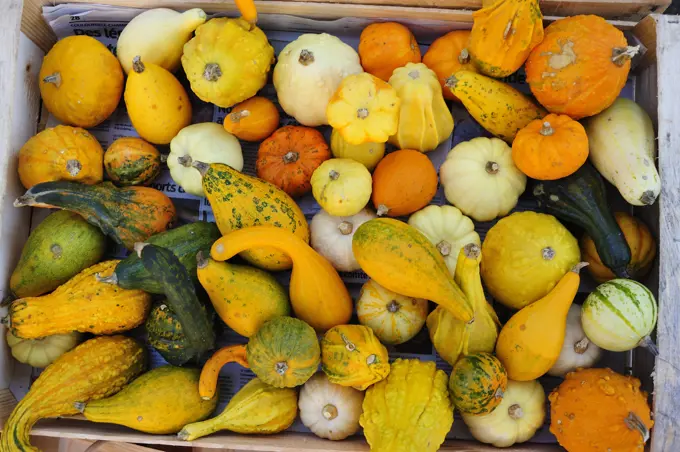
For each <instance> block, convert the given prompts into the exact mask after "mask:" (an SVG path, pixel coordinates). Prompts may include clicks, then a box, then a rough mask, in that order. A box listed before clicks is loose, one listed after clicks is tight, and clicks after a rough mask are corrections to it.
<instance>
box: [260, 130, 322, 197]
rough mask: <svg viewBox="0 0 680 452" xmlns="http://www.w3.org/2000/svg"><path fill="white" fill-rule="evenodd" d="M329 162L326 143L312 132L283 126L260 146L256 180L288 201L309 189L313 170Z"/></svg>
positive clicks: (320, 136)
mask: <svg viewBox="0 0 680 452" xmlns="http://www.w3.org/2000/svg"><path fill="white" fill-rule="evenodd" d="M329 158H331V151H330V149H329V148H328V145H327V144H326V141H325V140H324V138H323V135H321V132H319V131H318V130H316V129H312V128H311V127H304V126H285V127H281V128H280V129H279V130H277V131H276V132H274V133H273V134H272V136H270V137H269V138H267V139H266V140H264V141H263V142H262V144H260V149H259V150H258V151H257V162H256V166H257V177H259V178H260V179H264V180H266V181H267V182H269V183H271V184H274V185H276V186H277V187H279V188H280V189H282V190H283V191H285V192H286V193H288V194H289V195H290V196H292V197H298V196H302V195H304V194H305V193H307V192H309V191H310V190H311V189H312V184H311V179H312V174H313V173H314V170H315V169H317V168H318V167H319V165H321V164H322V163H323V162H325V161H326V160H328V159H329Z"/></svg>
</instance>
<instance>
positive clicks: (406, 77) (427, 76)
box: [389, 63, 453, 152]
mask: <svg viewBox="0 0 680 452" xmlns="http://www.w3.org/2000/svg"><path fill="white" fill-rule="evenodd" d="M389 83H390V85H392V87H394V89H395V90H396V91H397V96H399V99H400V100H401V107H400V110H399V127H398V129H397V133H396V134H395V135H392V136H391V137H390V138H389V142H390V143H391V144H393V145H395V146H397V147H398V148H399V149H416V150H418V151H421V152H428V151H432V150H434V149H435V148H436V147H437V146H439V143H441V142H442V141H444V140H446V139H447V138H448V137H449V136H450V135H451V132H453V116H451V110H449V107H448V106H447V105H446V102H444V95H443V94H442V87H441V85H440V84H439V79H438V78H437V74H435V73H434V71H432V70H431V69H429V68H428V67H427V66H425V65H424V64H423V63H407V64H406V66H404V67H401V68H397V69H395V70H394V72H393V73H392V77H390V80H389Z"/></svg>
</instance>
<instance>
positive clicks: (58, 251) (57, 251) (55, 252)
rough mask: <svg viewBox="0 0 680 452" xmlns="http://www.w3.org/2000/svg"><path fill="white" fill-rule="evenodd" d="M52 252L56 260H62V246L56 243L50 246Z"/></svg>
mask: <svg viewBox="0 0 680 452" xmlns="http://www.w3.org/2000/svg"><path fill="white" fill-rule="evenodd" d="M50 252H51V253H52V256H53V257H54V258H55V259H61V253H62V252H63V250H62V249H61V246H59V245H58V244H56V243H55V244H54V245H52V246H50Z"/></svg>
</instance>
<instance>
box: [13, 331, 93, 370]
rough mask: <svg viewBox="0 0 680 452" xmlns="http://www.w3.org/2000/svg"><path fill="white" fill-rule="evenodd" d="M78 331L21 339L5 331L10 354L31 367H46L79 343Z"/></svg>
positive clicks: (79, 335)
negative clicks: (40, 337)
mask: <svg viewBox="0 0 680 452" xmlns="http://www.w3.org/2000/svg"><path fill="white" fill-rule="evenodd" d="M81 339H82V335H81V334H80V333H68V334H55V335H52V336H47V337H43V338H42V339H22V338H19V337H16V336H15V335H13V334H12V333H11V332H10V331H9V330H8V331H7V345H9V348H10V350H12V356H13V357H14V359H16V360H17V361H19V362H20V363H24V364H28V365H29V366H31V367H40V368H42V367H47V366H49V365H50V364H52V362H53V361H54V360H55V359H57V358H59V357H60V356H61V355H63V354H64V353H66V352H67V351H69V350H71V349H72V348H73V347H75V346H76V345H78V344H79V343H80V340H81Z"/></svg>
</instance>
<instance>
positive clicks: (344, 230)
mask: <svg viewBox="0 0 680 452" xmlns="http://www.w3.org/2000/svg"><path fill="white" fill-rule="evenodd" d="M338 230H339V231H340V233H341V234H342V235H349V234H351V233H352V231H353V230H354V225H353V224H352V223H350V222H349V221H343V222H342V223H340V224H339V225H338Z"/></svg>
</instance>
